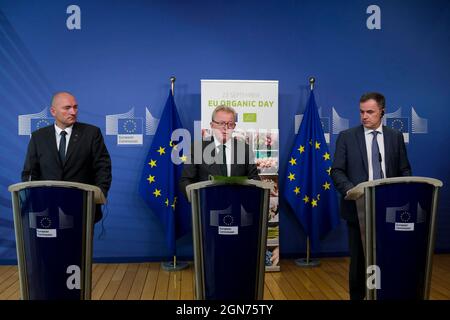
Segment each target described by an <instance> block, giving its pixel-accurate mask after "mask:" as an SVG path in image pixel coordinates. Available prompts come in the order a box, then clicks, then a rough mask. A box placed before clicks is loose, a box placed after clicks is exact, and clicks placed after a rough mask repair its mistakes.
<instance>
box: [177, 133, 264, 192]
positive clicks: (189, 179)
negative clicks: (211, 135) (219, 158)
mask: <svg viewBox="0 0 450 320" xmlns="http://www.w3.org/2000/svg"><path fill="white" fill-rule="evenodd" d="M200 144H201V145H200ZM210 144H213V145H214V141H201V143H200V142H197V148H201V149H200V150H202V155H203V152H204V151H205V149H206V148H208V149H207V151H208V150H211V156H212V157H214V156H215V147H214V146H213V145H210ZM236 150H243V151H244V154H243V157H241V158H240V159H239V158H238V153H237V152H236ZM231 155H232V158H233V159H234V160H233V163H232V164H231V174H230V175H231V176H246V177H248V178H249V179H254V180H260V178H259V175H258V169H257V168H256V164H254V163H250V159H254V155H253V152H252V151H251V150H250V147H249V145H248V144H246V143H244V142H240V141H238V140H236V139H233V143H232V149H231ZM190 160H191V161H190V164H185V165H184V167H183V173H182V175H181V178H180V182H179V188H180V191H181V192H182V193H183V194H184V195H185V196H186V186H187V185H189V184H191V183H195V182H199V181H205V180H209V176H210V175H211V176H217V175H222V173H221V164H218V163H210V164H208V163H205V159H204V158H203V157H202V159H201V163H199V164H195V163H194V160H195V159H194V147H193V148H192V150H191V157H190Z"/></svg>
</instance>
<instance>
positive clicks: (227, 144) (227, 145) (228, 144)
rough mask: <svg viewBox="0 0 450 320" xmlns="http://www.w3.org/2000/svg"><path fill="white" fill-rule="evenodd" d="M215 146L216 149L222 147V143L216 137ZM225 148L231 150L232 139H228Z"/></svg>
mask: <svg viewBox="0 0 450 320" xmlns="http://www.w3.org/2000/svg"><path fill="white" fill-rule="evenodd" d="M214 144H215V145H216V148H218V147H219V146H221V145H222V143H221V142H220V141H219V140H218V139H217V138H216V136H214ZM225 147H227V148H230V147H231V139H228V141H227V142H225Z"/></svg>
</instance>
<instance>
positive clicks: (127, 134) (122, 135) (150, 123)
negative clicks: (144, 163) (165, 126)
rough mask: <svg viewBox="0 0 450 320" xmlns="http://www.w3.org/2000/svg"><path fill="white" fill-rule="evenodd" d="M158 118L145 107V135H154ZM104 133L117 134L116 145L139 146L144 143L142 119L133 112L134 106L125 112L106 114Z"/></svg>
mask: <svg viewBox="0 0 450 320" xmlns="http://www.w3.org/2000/svg"><path fill="white" fill-rule="evenodd" d="M158 122H159V119H156V118H155V117H153V116H152V114H151V113H150V111H149V110H148V109H147V108H145V135H149V136H150V135H154V134H155V132H156V128H157V127H158ZM106 135H110V136H111V135H115V136H117V145H118V146H120V145H122V146H141V145H143V143H144V120H143V119H142V118H138V117H136V116H135V114H134V108H131V109H130V110H129V111H128V112H126V113H121V114H110V115H107V116H106Z"/></svg>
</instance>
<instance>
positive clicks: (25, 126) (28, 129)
mask: <svg viewBox="0 0 450 320" xmlns="http://www.w3.org/2000/svg"><path fill="white" fill-rule="evenodd" d="M53 123H54V119H53V118H52V117H51V116H49V114H48V108H47V107H45V108H44V109H43V110H42V111H41V112H38V113H30V114H22V115H19V116H18V129H19V130H18V131H19V132H18V134H19V136H31V133H32V132H33V131H36V130H38V129H41V128H43V127H47V126H49V125H52V124H53Z"/></svg>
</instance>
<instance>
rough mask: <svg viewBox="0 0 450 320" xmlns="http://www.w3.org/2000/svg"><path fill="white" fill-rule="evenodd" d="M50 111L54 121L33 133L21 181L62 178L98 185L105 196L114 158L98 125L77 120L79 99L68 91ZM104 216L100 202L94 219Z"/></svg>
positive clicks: (54, 97)
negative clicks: (112, 158) (110, 154)
mask: <svg viewBox="0 0 450 320" xmlns="http://www.w3.org/2000/svg"><path fill="white" fill-rule="evenodd" d="M51 104H52V105H51V108H50V112H51V114H52V116H53V117H54V118H55V123H54V124H53V125H50V126H48V127H45V128H42V129H39V130H36V131H35V132H33V133H32V135H31V140H30V143H29V144H28V151H27V155H26V158H25V164H24V166H23V171H22V181H30V180H60V181H71V182H80V183H86V184H91V185H95V186H97V187H99V188H100V189H101V190H102V192H103V194H104V195H105V197H106V196H107V195H108V190H109V188H110V186H111V180H112V176H111V158H110V156H109V153H108V150H107V149H106V146H105V143H104V141H103V136H102V133H101V131H100V129H99V128H97V127H95V126H92V125H89V124H85V123H80V122H77V115H78V103H77V101H76V99H75V97H74V96H73V95H72V94H70V93H69V92H58V93H56V94H55V95H54V96H53V98H52V102H51ZM101 218H102V211H101V206H100V205H98V206H97V208H96V212H95V218H94V221H95V222H98V221H100V220H101Z"/></svg>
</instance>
